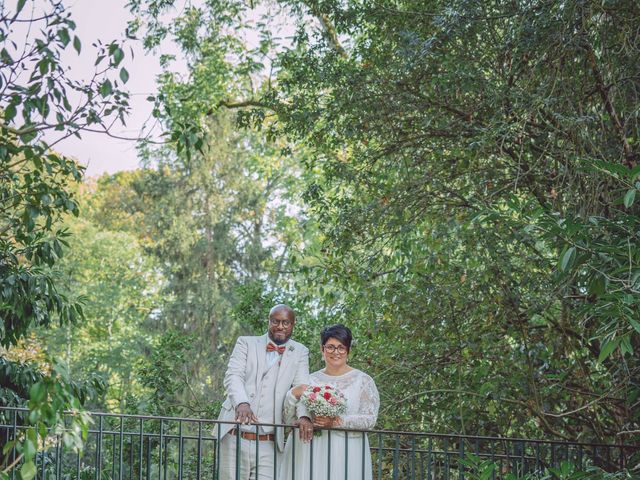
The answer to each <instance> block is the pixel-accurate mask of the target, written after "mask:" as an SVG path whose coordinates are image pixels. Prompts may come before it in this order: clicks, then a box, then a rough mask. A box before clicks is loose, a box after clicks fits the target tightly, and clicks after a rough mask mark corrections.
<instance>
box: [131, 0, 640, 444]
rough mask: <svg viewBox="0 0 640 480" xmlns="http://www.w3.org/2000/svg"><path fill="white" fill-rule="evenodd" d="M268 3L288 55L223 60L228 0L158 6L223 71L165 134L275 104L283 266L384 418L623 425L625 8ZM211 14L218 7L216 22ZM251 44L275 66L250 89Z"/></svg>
mask: <svg viewBox="0 0 640 480" xmlns="http://www.w3.org/2000/svg"><path fill="white" fill-rule="evenodd" d="M170 4H171V2H168V4H167V5H170ZM150 5H151V4H150ZM167 5H165V6H167ZM279 5H280V6H282V8H284V9H285V10H286V11H287V12H288V14H289V18H291V19H294V20H293V21H295V22H297V26H298V30H297V35H296V37H295V40H294V44H293V45H292V46H291V48H282V47H276V46H275V45H274V43H273V42H268V41H266V42H265V43H264V44H261V47H264V48H262V49H256V50H251V49H248V48H246V49H244V50H242V53H241V54H240V53H237V54H236V55H235V56H234V57H233V58H231V59H230V57H229V56H226V57H225V56H224V55H221V54H220V52H222V51H224V46H225V45H227V44H228V43H229V42H230V40H229V38H228V35H225V32H230V31H234V28H235V27H238V24H237V23H235V22H238V23H241V22H243V21H244V20H246V18H247V10H248V8H249V7H248V6H246V5H244V3H243V2H233V1H225V2H209V3H208V4H207V5H206V6H203V7H201V8H195V7H194V8H193V9H192V10H190V11H189V12H188V14H186V15H184V16H182V17H180V18H178V19H176V21H175V25H177V26H180V28H178V29H177V30H176V31H177V32H178V35H177V36H178V38H179V39H180V40H184V39H188V40H189V41H188V42H183V43H181V46H182V47H183V48H184V50H185V52H188V53H189V55H190V59H191V61H192V65H194V66H199V67H202V69H201V70H199V71H202V72H205V71H206V72H210V73H213V72H218V73H219V74H220V75H221V76H220V77H217V78H222V79H225V78H226V79H229V81H230V82H232V83H234V82H235V85H234V86H233V88H225V87H226V86H225V85H224V83H223V84H222V85H221V83H220V81H217V82H213V83H211V84H210V85H209V87H210V89H209V90H204V89H201V90H199V91H200V92H205V93H206V101H203V100H204V98H203V97H202V96H200V95H199V96H198V97H197V99H198V101H196V102H194V103H192V104H190V106H191V107H192V108H191V110H189V118H190V119H192V120H194V121H191V122H189V121H185V117H184V116H181V117H179V120H180V121H179V122H176V123H168V124H167V128H168V130H169V131H170V132H171V135H172V136H173V137H176V138H177V137H179V136H180V135H183V134H184V132H190V133H189V134H190V135H192V136H193V138H194V141H193V142H191V143H192V145H195V143H196V142H197V141H196V140H195V139H197V138H201V137H199V135H201V134H199V133H198V132H200V131H201V130H200V128H201V126H202V121H203V119H204V118H206V117H207V115H210V114H211V111H212V110H215V108H213V109H212V105H213V106H214V107H215V106H217V107H219V108H234V109H240V110H241V112H242V115H241V118H242V119H243V121H244V123H245V124H252V123H253V124H262V122H263V121H264V120H263V119H264V118H265V117H266V116H267V115H272V116H273V118H272V121H270V122H269V123H268V124H267V127H266V130H267V132H268V133H269V134H271V135H273V134H276V135H281V136H283V137H285V138H288V139H290V140H292V141H295V142H297V145H301V146H304V147H305V148H307V149H309V150H310V152H311V154H310V155H309V156H308V157H307V158H308V161H307V162H306V163H305V164H304V166H305V167H306V175H305V176H304V177H302V178H303V179H304V181H305V183H306V187H307V188H306V195H305V199H306V201H307V202H308V206H309V208H310V210H309V212H310V214H311V215H312V217H313V219H314V220H316V221H317V224H318V225H319V227H320V230H321V232H322V235H323V236H322V237H320V240H321V242H322V243H323V247H322V248H321V249H318V250H312V251H311V252H309V253H311V254H312V257H311V261H310V260H306V262H307V265H306V266H305V267H304V268H301V269H300V273H301V274H302V277H303V278H305V277H306V278H310V279H312V280H311V281H314V280H315V282H316V283H318V282H320V281H322V282H323V283H324V284H325V285H324V286H325V289H324V291H325V293H326V295H327V296H325V297H324V298H325V300H326V301H327V302H334V304H333V305H332V306H331V307H330V308H328V309H327V312H332V313H333V315H334V318H336V317H337V318H346V319H348V320H350V321H351V322H353V323H355V324H356V326H357V330H358V331H359V333H360V335H361V336H362V337H363V340H364V341H363V342H362V347H365V351H369V352H370V353H371V355H370V356H369V358H368V359H367V360H368V361H370V362H371V366H370V370H371V371H372V372H373V373H374V374H377V375H379V380H380V383H382V384H384V385H385V386H386V387H385V389H384V390H383V392H382V393H383V398H385V397H386V398H387V399H393V400H395V401H396V403H394V408H393V411H390V410H388V411H385V412H384V416H383V419H384V420H383V421H389V422H393V423H395V424H397V423H398V422H404V421H407V422H408V421H409V420H414V419H415V418H423V419H424V424H425V425H428V426H429V428H432V429H436V430H461V431H466V432H470V431H477V432H482V433H500V434H518V435H520V434H522V435H537V434H541V433H546V434H551V435H554V436H559V437H573V438H576V437H579V438H584V439H594V440H595V439H598V440H605V439H610V440H611V439H617V438H631V437H629V436H628V435H632V432H633V431H635V430H637V422H638V421H639V419H638V417H637V413H634V412H637V408H635V407H637V401H638V395H639V394H640V391H639V390H638V387H637V382H636V379H637V377H638V372H639V370H638V369H639V368H640V366H639V365H638V362H637V360H636V356H634V355H633V352H634V351H637V349H638V348H640V345H639V343H638V342H639V335H638V333H639V332H640V329H638V325H640V319H639V317H638V298H640V297H639V296H638V295H637V290H638V283H637V281H638V279H639V278H640V276H638V272H640V258H639V257H638V251H637V249H636V248H634V246H635V245H636V244H637V243H638V238H637V232H638V210H637V209H638V206H637V203H635V196H636V192H637V189H638V187H639V186H640V185H638V183H637V182H638V174H639V173H640V170H639V168H638V147H637V140H636V139H637V136H638V133H637V132H638V104H637V102H638V100H637V98H638V96H637V92H638V86H639V85H638V82H637V78H638V76H637V75H636V73H637V65H638V63H639V62H638V60H639V59H638V52H637V50H636V49H634V48H632V47H631V45H636V44H637V43H638V38H637V35H638V33H637V30H636V29H635V28H634V22H635V19H636V18H637V17H638V13H639V12H638V5H637V4H636V3H635V2H631V1H622V2H616V3H615V4H610V3H607V4H602V3H601V2H573V1H572V2H563V3H561V4H554V5H552V6H549V5H547V4H544V3H539V2H534V3H530V2H515V3H513V2H512V3H508V4H505V3H504V2H483V3H482V4H479V3H469V2H466V1H456V2H453V3H452V2H439V1H430V2H414V1H403V2H374V3H370V2H369V3H367V2H364V3H361V2H360V3H355V2H349V3H346V4H343V3H336V2H304V1H295V0H292V1H283V2H279ZM133 6H134V8H138V9H139V10H141V11H145V12H146V13H147V14H148V16H147V19H148V23H149V26H150V27H151V28H150V30H149V31H150V33H151V35H150V36H149V38H150V39H156V40H158V39H159V36H158V35H156V33H157V32H164V34H166V33H167V32H170V31H171V30H170V29H162V28H160V27H159V22H160V20H159V19H161V18H162V17H161V15H160V14H161V13H163V10H162V7H159V8H157V9H156V10H153V9H152V8H151V9H146V10H145V7H146V3H145V2H134V5H133ZM152 6H153V7H158V6H157V5H156V4H153V5H152ZM224 7H227V8H231V9H234V12H235V13H236V15H234V16H231V15H230V16H220V17H215V16H214V13H215V12H219V11H220V9H223V8H224ZM214 18H215V20H214ZM189 19H191V21H187V20H189ZM187 33H188V34H187ZM263 33H264V35H265V38H268V35H267V32H264V31H263ZM154 35H155V36H154ZM264 55H272V57H271V58H272V62H271V65H272V66H273V67H274V68H273V69H272V71H273V74H272V75H271V76H270V77H269V78H268V79H267V80H265V81H264V82H263V83H262V84H261V86H260V87H258V88H253V89H252V88H251V87H250V85H251V84H252V83H251V81H252V78H255V76H256V74H255V70H252V68H254V67H256V65H259V63H260V59H261V57H262V56H264ZM252 75H253V77H252ZM197 78H200V79H202V78H204V77H196V76H194V77H193V78H192V79H191V80H193V83H191V84H190V85H191V86H192V87H195V86H196V85H197V82H196V80H197ZM238 78H240V79H241V80H240V81H239V82H238V81H237V79H238ZM238 85H240V86H241V88H240V89H238V88H237V87H238ZM181 89H182V91H183V92H184V91H188V90H189V87H188V86H187V85H181ZM172 101H173V102H174V103H171V102H169V101H167V102H165V105H166V106H168V107H169V108H168V110H166V111H165V112H166V115H167V116H168V117H169V118H172V114H171V112H172V108H173V105H174V104H175V97H174V98H173V100H172ZM206 104H208V106H205V105H206ZM318 254H319V255H318ZM309 264H310V265H312V268H309ZM315 272H318V275H317V276H316V275H314V273H315ZM418 332H423V333H422V334H419V333H418ZM388 338H393V339H397V340H398V341H397V342H395V341H389V340H388ZM374 353H375V355H374ZM434 366H435V367H434ZM416 370H419V371H422V372H424V373H423V375H422V376H421V379H419V380H416V378H415V376H414V375H408V373H409V372H415V371H416ZM491 372H493V374H491ZM406 391H411V392H412V393H411V394H410V395H407V396H406V397H405V396H402V395H400V392H406ZM398 398H399V399H400V401H399V404H398V402H397V399H398ZM383 403H384V401H383ZM412 425H415V423H412Z"/></svg>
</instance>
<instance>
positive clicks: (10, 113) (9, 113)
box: [4, 103, 17, 123]
mask: <svg viewBox="0 0 640 480" xmlns="http://www.w3.org/2000/svg"><path fill="white" fill-rule="evenodd" d="M16 112H17V110H16V106H15V105H14V104H13V103H10V104H9V105H7V108H6V109H5V111H4V121H5V122H7V123H9V122H10V121H11V120H13V118H14V117H15V116H16Z"/></svg>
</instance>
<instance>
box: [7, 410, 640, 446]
mask: <svg viewBox="0 0 640 480" xmlns="http://www.w3.org/2000/svg"><path fill="white" fill-rule="evenodd" d="M3 410H4V411H15V412H24V413H27V412H29V410H28V409H27V408H23V407H5V406H0V411H3ZM77 413H78V412H73V411H69V412H65V414H67V415H75V414H77ZM86 413H88V414H89V415H91V416H92V417H113V418H121V419H131V420H155V421H171V422H191V423H204V424H210V425H217V424H235V425H240V424H239V423H236V422H225V421H219V420H213V419H208V418H193V417H169V416H156V415H140V414H129V413H108V412H86ZM254 425H256V426H258V425H265V426H273V427H290V428H296V427H295V426H293V425H287V424H279V423H258V424H254ZM331 430H334V431H343V432H364V433H371V434H382V435H407V436H420V437H434V438H447V439H461V440H479V441H492V442H510V443H523V442H525V443H530V444H544V445H567V446H582V447H592V448H593V447H596V448H597V447H602V448H622V449H629V450H640V445H627V444H623V443H590V442H581V441H572V440H540V439H529V438H519V437H495V436H486V435H466V434H459V433H435V432H411V431H400V430H363V429H345V428H331Z"/></svg>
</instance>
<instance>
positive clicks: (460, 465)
mask: <svg viewBox="0 0 640 480" xmlns="http://www.w3.org/2000/svg"><path fill="white" fill-rule="evenodd" d="M459 451H460V459H459V460H458V478H459V479H460V480H464V463H463V460H464V438H460V447H459Z"/></svg>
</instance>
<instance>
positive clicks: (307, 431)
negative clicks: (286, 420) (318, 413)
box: [298, 417, 313, 443]
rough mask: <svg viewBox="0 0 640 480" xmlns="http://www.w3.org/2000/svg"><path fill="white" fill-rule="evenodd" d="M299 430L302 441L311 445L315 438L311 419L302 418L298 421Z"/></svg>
mask: <svg viewBox="0 0 640 480" xmlns="http://www.w3.org/2000/svg"><path fill="white" fill-rule="evenodd" d="M298 430H300V440H302V441H303V442H304V443H309V442H310V441H311V438H313V423H312V422H311V420H310V419H309V417H300V418H299V419H298Z"/></svg>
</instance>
